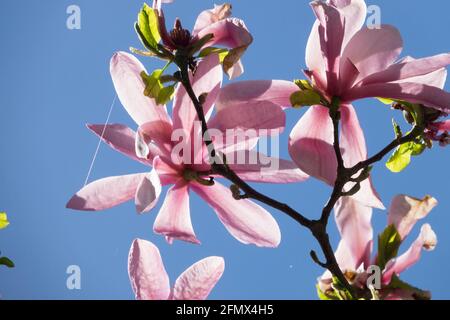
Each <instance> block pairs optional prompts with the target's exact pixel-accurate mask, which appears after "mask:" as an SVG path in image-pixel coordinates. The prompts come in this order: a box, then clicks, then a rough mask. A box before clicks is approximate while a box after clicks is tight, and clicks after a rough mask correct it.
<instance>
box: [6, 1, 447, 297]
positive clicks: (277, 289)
mask: <svg viewBox="0 0 450 320" xmlns="http://www.w3.org/2000/svg"><path fill="white" fill-rule="evenodd" d="M175 2H176V3H175V4H173V5H169V6H167V9H166V14H167V15H168V20H169V21H173V18H174V17H175V16H177V15H178V16H180V17H181V18H182V21H183V23H184V24H185V25H186V26H189V25H193V23H194V20H195V17H196V16H197V14H198V12H200V11H201V10H202V9H205V8H209V7H212V5H213V3H214V1H212V0H211V1H210V0H201V1H200V0H198V1H188V0H176V1H175ZM74 3H75V4H77V5H79V6H80V7H81V11H82V29H81V30H76V31H69V30H68V29H67V28H66V18H67V15H66V8H67V6H68V5H70V4H74ZM307 3H308V1H294V0H289V1H280V2H278V3H276V2H274V1H249V0H247V1H233V4H234V13H235V15H236V16H239V17H241V18H243V19H245V21H246V23H247V26H248V27H249V28H250V30H251V31H252V32H253V34H254V36H255V42H254V44H253V46H252V47H251V48H250V49H249V50H248V53H247V55H246V56H245V58H244V61H245V66H246V73H245V75H244V76H243V79H269V78H280V79H294V78H298V77H300V76H301V75H300V70H301V68H304V50H305V45H306V40H307V37H308V35H309V31H310V28H311V25H312V23H313V19H314V18H313V14H312V12H311V10H310V9H309V7H308V5H307ZM368 4H377V5H379V6H381V8H382V22H383V23H390V24H395V25H396V26H397V27H398V28H399V29H400V31H401V33H402V35H403V37H404V40H405V52H404V54H408V55H413V56H416V57H421V56H427V55H432V54H437V53H441V52H448V51H450V50H449V49H450V45H449V39H448V30H450V20H449V19H448V12H449V10H450V3H449V2H448V1H445V0H437V1H434V2H433V5H430V4H429V3H428V2H423V1H407V0H398V1H388V0H371V1H368ZM141 5H142V0H127V1H106V0H95V1H92V0H89V1H88V0H74V1H65V0H47V1H35V0H34V1H31V0H27V1H25V0H24V1H21V2H20V4H19V3H18V2H17V1H11V0H2V1H1V2H0V12H1V13H0V15H1V19H0V33H1V42H2V45H1V47H2V50H1V51H0V56H1V59H0V66H1V73H0V88H1V89H0V92H1V94H0V119H1V120H2V121H1V122H2V123H1V127H0V128H1V129H0V130H1V135H0V150H1V168H0V211H7V212H8V214H9V218H10V220H11V225H10V227H8V228H7V229H5V230H2V231H1V232H0V250H1V251H2V254H4V255H7V256H9V257H11V258H12V259H13V260H14V261H15V262H16V265H17V267H16V268H15V269H6V268H1V269H0V293H1V294H2V297H4V298H6V299H14V298H25V299H54V298H58V299H103V298H107V299H131V298H133V294H132V291H131V287H130V284H129V280H128V275H127V255H128V249H129V247H130V244H131V242H132V240H133V239H134V238H136V237H140V238H143V239H148V240H150V241H152V242H154V243H155V244H157V245H158V246H159V248H160V249H161V251H162V254H163V258H164V261H165V265H166V268H167V270H168V272H169V274H170V276H171V279H172V280H175V279H176V277H177V276H178V274H179V273H180V272H181V271H183V270H184V269H185V268H186V267H187V266H189V265H190V264H192V263H193V262H195V261H197V260H199V259H201V258H203V257H206V256H209V255H220V256H223V257H224V258H225V260H226V271H225V274H224V276H223V278H222V280H221V281H220V282H219V284H218V285H217V287H216V288H215V289H214V291H213V293H212V294H211V296H210V298H215V299H222V298H223V299H231V298H236V299H246V298H254V299H315V298H316V295H315V282H316V281H315V279H316V277H317V276H319V275H320V274H321V272H322V270H320V268H318V267H317V266H316V265H314V264H313V262H312V261H311V260H310V258H309V254H308V253H309V251H310V250H311V249H312V248H316V244H315V242H314V241H313V240H312V237H311V236H310V234H309V233H308V232H307V231H305V230H303V229H299V227H298V226H297V224H296V223H294V222H292V221H291V220H289V219H288V218H286V217H284V216H283V215H281V214H279V213H278V212H274V211H273V215H274V216H275V217H276V218H277V219H278V221H279V224H280V226H281V229H282V244H281V246H280V247H279V248H278V249H276V250H273V249H257V248H255V247H252V246H245V245H242V244H240V243H238V242H237V241H236V240H235V239H233V238H232V237H231V236H229V234H228V233H227V232H226V230H225V229H224V228H223V226H222V225H221V224H220V222H219V220H218V219H217V218H216V216H215V214H214V213H213V211H212V210H210V209H209V207H207V205H206V204H204V203H202V202H201V201H200V200H199V199H198V198H195V199H194V201H193V202H192V203H191V208H192V210H191V211H192V219H193V223H194V227H195V230H196V232H197V235H198V236H199V238H200V239H201V240H202V242H203V244H202V245H201V246H193V245H188V244H184V243H180V242H176V243H175V244H174V245H173V246H169V245H168V244H166V243H165V241H164V240H163V239H162V237H160V236H157V235H155V234H153V232H152V225H153V221H154V218H155V215H156V213H157V212H158V211H157V209H158V208H157V209H155V210H154V211H153V213H150V214H148V215H145V216H138V215H137V214H136V213H135V211H134V205H133V203H131V202H130V203H127V204H125V205H122V206H120V207H117V208H114V209H112V210H108V211H106V212H100V213H82V212H74V211H69V210H66V209H65V204H66V202H67V200H68V199H69V198H70V197H71V196H72V194H73V193H74V192H76V191H77V190H78V189H79V188H80V187H81V186H82V184H83V182H84V179H85V175H86V172H87V170H88V167H89V164H90V161H91V157H92V154H93V152H94V150H95V148H96V144H97V139H96V137H94V135H92V134H91V133H90V132H89V131H88V130H87V129H85V127H84V125H85V123H103V122H104V121H105V118H106V115H107V112H108V108H109V105H110V103H111V100H112V99H113V97H114V94H115V93H114V89H113V86H112V83H111V79H110V76H109V59H110V57H111V55H112V54H113V53H114V52H115V51H117V50H127V48H128V47H129V46H130V45H131V46H139V43H138V41H137V38H136V36H135V33H134V30H133V23H134V21H135V16H136V13H137V12H138V10H139V8H140V6H141ZM437 8H438V9H437ZM144 63H145V64H146V66H147V67H148V69H152V68H156V67H158V66H160V64H159V63H158V62H157V61H153V60H146V61H144ZM448 89H450V86H447V90H448ZM357 110H358V112H359V115H360V118H361V122H362V126H363V128H364V129H365V131H366V137H367V140H368V145H369V150H370V153H373V152H375V151H377V149H379V148H380V147H381V146H383V145H384V144H386V143H387V142H388V141H389V139H391V137H392V128H391V124H390V121H391V117H392V114H393V113H392V112H391V111H390V110H388V109H387V108H385V107H384V106H382V105H381V104H379V103H377V102H376V101H373V100H370V101H363V102H360V103H358V104H357ZM301 114H302V112H300V111H290V112H289V113H288V116H289V117H288V118H289V120H288V125H287V130H286V133H285V134H284V135H283V137H282V139H283V140H284V141H285V143H284V144H283V145H282V148H283V154H284V155H285V156H286V155H287V153H286V149H287V148H286V143H287V135H288V133H289V131H290V130H291V128H292V127H293V125H294V124H295V122H296V121H297V119H298V117H299V116H300V115H301ZM111 121H112V122H117V123H125V124H129V125H130V126H134V124H133V122H132V120H131V119H130V118H129V116H128V115H127V114H126V112H125V111H124V110H123V108H122V107H121V106H120V104H118V105H117V106H116V108H115V110H114V112H113V114H112V119H111ZM448 151H449V150H448V149H442V148H435V149H434V150H432V151H428V152H426V153H425V154H424V155H423V156H421V157H420V158H418V159H414V162H413V165H412V166H411V167H410V168H409V169H407V170H406V171H404V172H403V173H401V174H397V175H394V174H391V173H389V172H388V171H387V170H386V169H385V168H384V165H383V164H380V165H378V166H377V167H376V168H375V170H374V174H375V177H374V180H375V184H376V186H377V187H378V191H379V192H380V193H381V195H382V198H383V200H384V202H385V204H388V203H389V202H390V199H391V198H392V197H393V196H394V195H395V194H397V193H407V194H410V195H413V196H417V197H422V196H424V195H426V194H431V195H433V196H434V197H436V198H437V199H438V200H439V201H440V205H439V206H438V207H437V208H436V209H435V210H434V212H432V214H431V215H430V217H429V218H428V219H427V222H429V223H431V225H432V226H433V228H434V229H435V231H436V233H437V235H438V238H439V244H438V247H437V249H436V251H434V252H432V253H425V254H424V255H423V258H422V260H421V261H420V263H419V264H418V265H416V266H415V267H414V268H413V269H411V270H410V271H408V272H407V273H405V274H404V278H405V279H406V280H408V281H410V282H412V284H414V285H415V286H418V287H421V288H425V289H430V290H431V291H432V292H433V294H434V297H435V298H450V293H449V290H448V287H449V285H450V273H449V272H447V270H450V250H449V249H450V233H449V232H448V230H449V226H450V215H449V214H450V198H449V197H448V195H449V192H448V185H447V181H448V178H449V173H448V160H449V152H448ZM142 169H144V168H143V167H142V166H141V165H139V164H137V163H135V162H133V161H131V160H129V159H127V158H126V157H124V156H122V155H120V154H118V153H116V152H114V151H113V150H111V149H109V148H108V147H106V146H102V148H101V149H100V154H99V157H98V160H97V162H96V164H95V167H94V171H93V175H92V179H98V178H101V177H106V176H111V175H120V174H125V173H132V172H141V171H142ZM258 188H259V189H260V190H262V191H264V192H266V193H268V194H270V195H273V196H274V197H277V198H279V199H280V200H283V201H286V202H288V203H290V204H292V205H293V206H294V207H295V208H297V209H298V210H300V211H301V212H303V213H304V214H306V215H308V216H310V217H317V215H318V213H319V210H320V208H321V207H322V205H323V204H324V202H325V201H326V199H327V197H328V194H329V192H330V190H329V188H328V187H326V186H324V185H323V184H321V183H319V182H316V181H313V180H312V179H311V180H310V181H308V182H306V183H303V184H299V185H291V186H276V185H275V186H267V185H260V186H258ZM161 203H162V202H160V205H161ZM375 221H376V226H377V228H378V231H379V230H380V229H381V228H382V226H383V225H384V223H385V221H386V213H385V212H382V211H377V212H375ZM331 233H332V238H333V241H334V244H336V243H337V241H338V238H337V235H336V231H335V227H334V223H333V224H332V226H331ZM417 233H418V229H417V228H416V229H415V231H414V232H413V234H412V238H415V237H416V236H417ZM410 240H412V239H410ZM73 264H75V265H79V266H80V267H81V271H82V290H79V291H77V290H75V291H69V290H67V289H66V277H67V275H66V273H65V271H66V268H67V266H69V265H73Z"/></svg>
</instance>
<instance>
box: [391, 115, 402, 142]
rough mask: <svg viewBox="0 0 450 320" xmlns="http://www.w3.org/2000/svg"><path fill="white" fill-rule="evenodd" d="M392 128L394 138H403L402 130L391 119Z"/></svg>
mask: <svg viewBox="0 0 450 320" xmlns="http://www.w3.org/2000/svg"><path fill="white" fill-rule="evenodd" d="M392 126H393V127H394V133H395V137H396V138H397V139H399V138H401V137H403V132H402V128H400V125H399V124H398V123H397V122H396V121H395V119H392Z"/></svg>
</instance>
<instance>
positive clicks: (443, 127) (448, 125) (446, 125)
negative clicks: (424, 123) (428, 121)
mask: <svg viewBox="0 0 450 320" xmlns="http://www.w3.org/2000/svg"><path fill="white" fill-rule="evenodd" d="M432 127H433V128H434V129H436V130H439V131H450V120H446V121H442V122H435V123H433V124H432Z"/></svg>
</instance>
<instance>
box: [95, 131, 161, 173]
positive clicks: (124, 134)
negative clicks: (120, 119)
mask: <svg viewBox="0 0 450 320" xmlns="http://www.w3.org/2000/svg"><path fill="white" fill-rule="evenodd" d="M87 127H88V129H89V130H91V131H92V132H93V133H95V134H96V135H97V136H98V137H100V138H101V139H102V141H103V142H105V143H106V144H107V145H109V146H110V147H111V148H113V149H114V150H116V151H118V152H120V153H122V154H124V155H126V156H128V157H130V158H131V159H133V160H136V161H139V162H141V163H143V164H145V165H151V162H150V161H149V160H147V159H141V158H139V157H137V156H136V152H135V145H134V140H135V136H136V133H135V132H134V131H133V130H131V129H130V128H128V127H127V126H124V125H121V124H108V125H103V124H88V125H87ZM147 153H148V155H149V158H151V157H152V156H153V155H154V152H151V151H150V150H148V151H147Z"/></svg>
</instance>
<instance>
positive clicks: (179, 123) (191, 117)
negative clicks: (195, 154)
mask: <svg viewBox="0 0 450 320" xmlns="http://www.w3.org/2000/svg"><path fill="white" fill-rule="evenodd" d="M222 78H223V74H222V67H221V66H220V61H219V57H218V56H217V55H210V56H208V57H206V58H205V59H204V60H202V61H201V62H200V63H199V64H198V67H197V70H196V72H195V76H194V77H192V78H191V83H192V88H193V89H194V92H195V94H196V95H197V96H200V95H201V94H204V93H207V94H208V96H207V98H206V102H205V103H204V104H203V111H204V113H205V114H207V113H208V112H209V110H210V109H211V107H212V105H213V103H214V101H215V100H216V98H217V95H218V94H219V91H220V87H221V85H222ZM173 106H174V107H173V122H174V124H173V128H174V130H176V129H179V128H181V129H183V130H184V131H185V134H186V137H191V135H192V130H193V127H194V121H198V118H197V113H196V111H195V107H194V105H193V103H192V101H191V99H190V98H189V96H188V94H187V93H186V90H185V89H184V87H183V86H182V85H179V86H178V88H177V91H176V94H175V99H174V102H173Z"/></svg>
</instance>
